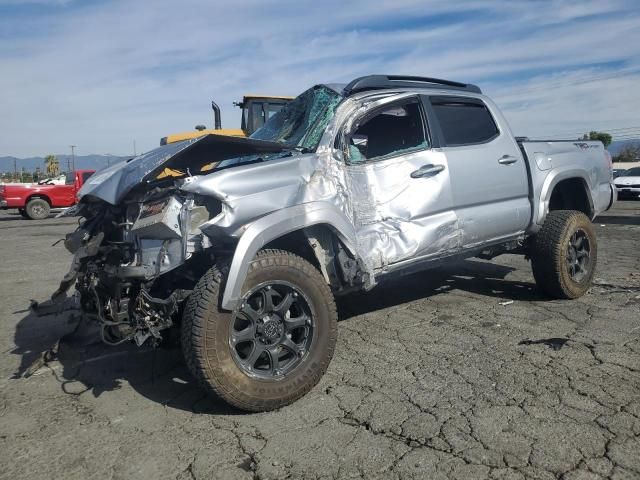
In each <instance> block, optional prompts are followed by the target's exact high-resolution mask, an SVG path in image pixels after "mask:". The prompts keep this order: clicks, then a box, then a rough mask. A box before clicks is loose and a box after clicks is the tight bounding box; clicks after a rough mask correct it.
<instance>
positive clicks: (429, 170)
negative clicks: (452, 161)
mask: <svg viewBox="0 0 640 480" xmlns="http://www.w3.org/2000/svg"><path fill="white" fill-rule="evenodd" d="M443 170H444V165H433V164H431V163H429V164H427V165H423V166H421V167H420V168H419V169H417V170H414V171H413V172H411V178H422V177H433V176H434V175H437V174H439V173H440V172H441V171H443Z"/></svg>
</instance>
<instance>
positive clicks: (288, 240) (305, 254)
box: [263, 230, 320, 270]
mask: <svg viewBox="0 0 640 480" xmlns="http://www.w3.org/2000/svg"><path fill="white" fill-rule="evenodd" d="M263 248H265V249H276V250H286V251H287V252H291V253H294V254H296V255H298V256H299V257H302V258H304V259H305V260H307V261H308V262H309V263H311V265H313V266H314V267H316V268H317V269H318V270H320V263H319V262H318V259H317V257H316V255H315V253H314V252H313V249H312V248H311V245H309V240H307V237H306V235H305V234H304V231H303V230H295V231H293V232H291V233H287V234H286V235H283V236H281V237H278V238H276V239H275V240H271V241H270V242H269V243H267V244H266V245H265V246H264V247H263Z"/></svg>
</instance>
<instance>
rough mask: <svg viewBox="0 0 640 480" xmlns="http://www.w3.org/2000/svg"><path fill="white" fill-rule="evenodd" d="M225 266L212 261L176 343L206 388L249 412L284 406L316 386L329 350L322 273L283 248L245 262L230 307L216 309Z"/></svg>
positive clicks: (328, 306) (331, 313)
mask: <svg viewBox="0 0 640 480" xmlns="http://www.w3.org/2000/svg"><path fill="white" fill-rule="evenodd" d="M224 280H225V273H224V271H221V270H219V269H218V268H216V267H214V268H212V269H211V270H209V271H208V272H207V273H206V274H205V275H204V276H203V277H202V279H200V281H199V282H198V285H197V286H196V288H195V290H194V291H193V293H192V294H191V296H190V297H189V300H188V301H187V305H186V307H185V312H184V317H183V322H182V347H183V352H184V355H185V360H186V362H187V365H188V367H189V370H190V371H191V373H192V374H193V375H194V376H195V377H196V379H197V380H198V381H199V383H201V384H202V385H203V386H204V387H205V389H207V390H208V391H209V392H211V393H214V394H215V395H217V396H219V397H221V398H222V399H224V400H225V401H226V402H228V403H229V404H231V405H233V406H235V407H237V408H240V409H242V410H247V411H266V410H273V409H275V408H279V407H282V406H284V405H287V404H289V403H291V402H293V401H295V400H297V399H298V398H300V397H302V396H303V395H305V394H306V393H307V392H308V391H309V390H311V388H313V386H315V385H316V384H317V383H318V381H319V380H320V378H321V377H322V375H323V374H324V372H325V371H326V369H327V367H328V365H329V362H330V361H331V358H332V356H333V351H334V348H335V343H336V338H337V313H336V307H335V303H334V300H333V295H332V293H331V291H330V289H329V287H328V286H327V284H326V282H325V281H324V278H323V276H322V275H321V274H320V272H319V271H318V270H317V269H316V268H314V267H313V265H311V264H310V263H309V262H307V261H306V260H304V259H302V258H300V257H298V256H296V255H293V254H292V253H289V252H285V251H281V250H264V251H261V252H259V253H258V255H257V256H256V258H255V259H254V260H253V261H252V262H251V264H250V267H249V273H248V275H247V279H246V281H245V284H244V286H243V297H242V300H241V305H240V306H239V308H238V309H237V311H235V312H227V311H224V310H221V309H220V308H219V305H220V300H221V296H222V292H223V290H224V288H223V284H224Z"/></svg>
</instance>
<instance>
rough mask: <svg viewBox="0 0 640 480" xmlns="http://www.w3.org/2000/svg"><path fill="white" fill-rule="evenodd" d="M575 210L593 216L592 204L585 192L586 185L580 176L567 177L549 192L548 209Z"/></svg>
mask: <svg viewBox="0 0 640 480" xmlns="http://www.w3.org/2000/svg"><path fill="white" fill-rule="evenodd" d="M552 210H577V211H579V212H582V213H584V214H585V215H586V216H587V217H589V218H591V217H593V205H592V204H591V199H590V198H589V195H588V194H587V186H586V184H585V181H584V180H583V179H581V178H567V179H566V180H562V181H560V182H558V184H557V185H556V186H555V187H554V188H553V192H551V199H550V200H549V211H552Z"/></svg>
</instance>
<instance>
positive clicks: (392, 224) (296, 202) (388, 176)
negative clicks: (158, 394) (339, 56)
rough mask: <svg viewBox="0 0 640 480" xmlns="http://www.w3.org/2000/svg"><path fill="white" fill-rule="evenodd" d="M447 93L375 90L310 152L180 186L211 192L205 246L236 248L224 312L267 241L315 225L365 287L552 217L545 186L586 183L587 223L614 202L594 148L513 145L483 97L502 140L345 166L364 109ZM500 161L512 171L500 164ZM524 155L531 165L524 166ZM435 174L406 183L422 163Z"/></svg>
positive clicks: (340, 116)
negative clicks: (342, 140)
mask: <svg viewBox="0 0 640 480" xmlns="http://www.w3.org/2000/svg"><path fill="white" fill-rule="evenodd" d="M425 94H428V95H451V92H450V91H446V90H443V91H439V90H436V89H434V90H430V91H428V92H425V91H424V90H417V91H415V92H407V91H392V92H390V91H384V92H382V93H380V92H378V93H373V94H372V93H366V94H357V95H354V96H352V97H349V98H348V99H346V100H345V101H343V102H342V103H341V104H340V106H339V107H338V109H337V110H336V113H335V115H334V117H333V119H332V120H331V123H330V124H329V126H328V127H327V129H326V130H325V133H324V135H323V136H322V139H321V141H320V144H319V147H318V148H317V150H316V152H315V153H309V154H299V155H293V156H289V157H284V158H277V159H273V160H269V161H265V162H262V163H258V164H252V165H242V166H237V167H234V168H230V169H227V170H223V171H218V172H214V173H211V174H209V175H199V176H193V177H188V178H186V179H184V180H181V181H179V188H180V189H181V190H183V191H185V192H190V193H194V194H199V195H204V196H211V197H215V198H217V199H219V200H220V201H221V202H222V212H221V213H220V214H219V215H217V216H216V217H214V218H212V219H210V220H208V221H207V222H205V223H203V224H202V225H200V230H201V231H202V233H203V234H204V235H206V236H207V237H208V239H209V241H210V243H211V244H212V245H215V244H216V242H217V241H219V240H220V238H221V237H223V236H231V237H234V238H236V239H237V240H238V243H237V245H236V247H235V251H234V254H233V258H232V261H231V267H230V271H229V275H228V278H227V282H226V289H225V291H224V294H223V299H222V306H223V307H224V308H226V309H229V310H234V309H235V308H236V307H237V305H238V302H239V300H240V298H241V294H242V286H243V284H244V281H245V277H246V274H247V270H248V265H249V262H250V261H251V260H252V259H253V258H254V257H255V254H256V253H257V252H258V251H259V250H260V249H261V248H262V247H264V246H265V245H266V244H267V243H269V242H270V241H272V240H274V239H277V238H279V237H281V236H282V235H285V234H287V233H290V232H292V231H296V230H299V229H304V228H307V227H310V226H313V225H327V226H328V227H329V228H330V229H331V230H332V231H333V232H334V233H335V234H336V235H337V236H338V238H339V239H340V240H341V241H342V243H343V244H344V246H345V247H346V248H347V249H348V250H349V251H350V252H351V254H352V255H353V256H354V257H355V258H356V259H358V260H360V261H361V262H362V264H363V265H364V267H365V269H366V271H367V273H368V274H369V275H368V278H367V282H366V283H365V285H364V288H371V287H373V286H374V285H375V284H376V282H377V279H378V278H379V277H380V276H381V275H384V274H385V273H387V272H391V271H394V270H397V269H400V268H404V267H406V266H408V265H411V264H414V263H419V262H423V261H429V260H432V259H438V258H443V257H446V256H449V255H453V254H457V253H464V252H466V251H472V250H474V249H478V248H479V247H482V246H485V245H494V244H497V243H500V242H507V241H511V240H514V239H524V238H525V237H526V236H527V235H530V234H533V233H535V232H536V231H537V230H538V229H539V228H540V226H541V224H542V223H543V221H544V219H545V216H546V214H547V212H548V209H549V200H550V197H551V192H552V191H553V187H554V186H555V185H556V184H557V183H558V182H559V181H561V180H563V179H566V178H578V179H581V181H584V183H585V186H586V187H587V189H586V190H587V193H588V196H589V201H590V203H591V206H592V209H591V216H592V217H593V216H595V215H596V214H598V213H600V212H602V211H604V210H606V209H607V208H609V206H610V205H611V203H612V202H613V201H615V189H612V187H611V182H612V180H611V175H610V166H609V165H607V164H606V161H605V156H604V152H603V147H602V144H600V143H599V142H583V141H580V142H527V141H525V142H522V143H521V144H522V149H523V150H524V152H525V153H526V155H527V156H524V155H523V153H522V151H521V149H520V146H519V144H518V143H517V142H516V140H515V139H514V137H513V135H512V133H511V131H510V129H509V126H508V125H507V123H506V121H505V119H504V117H503V116H502V114H501V113H500V111H499V110H498V109H497V107H496V106H495V105H494V103H493V102H492V101H491V100H490V99H488V98H487V97H485V96H484V95H481V94H475V93H468V92H460V93H459V92H456V93H455V95H456V96H465V97H472V98H479V99H481V100H482V101H483V102H485V104H486V105H487V106H488V107H489V109H490V111H491V113H492V115H493V117H494V119H495V121H496V123H497V125H498V128H499V130H500V134H499V135H498V136H497V137H496V138H494V139H493V140H491V141H490V142H487V143H484V144H480V145H471V146H464V147H449V148H427V149H425V150H422V151H418V152H413V153H409V154H404V155H398V156H395V157H393V158H387V159H383V160H380V161H377V162H370V163H364V164H359V165H349V164H348V163H347V162H346V161H345V158H344V155H343V152H342V151H341V150H340V149H339V148H336V138H339V137H340V136H341V135H342V134H343V133H344V132H348V131H349V129H350V128H351V126H352V125H353V123H354V122H357V120H358V119H359V118H360V117H362V116H363V115H366V114H367V113H368V112H370V111H371V110H372V109H375V108H377V107H380V106H382V105H387V104H392V103H393V102H396V101H398V100H401V99H404V98H407V97H417V96H419V95H425ZM506 157H509V158H511V159H513V160H514V161H513V162H510V163H501V162H499V160H500V159H503V158H506ZM527 157H528V158H529V159H531V160H529V159H528V158H527ZM428 164H430V165H437V166H441V167H443V169H442V171H441V172H440V173H438V174H437V175H434V176H431V177H422V178H412V176H411V173H412V172H414V171H416V170H418V169H419V168H420V167H422V166H424V165H428Z"/></svg>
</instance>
